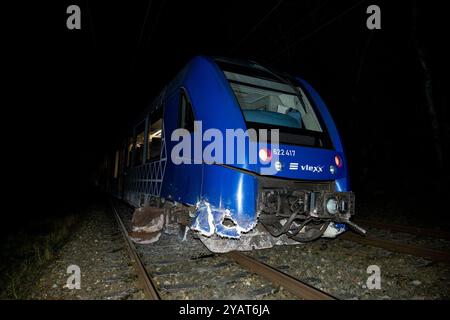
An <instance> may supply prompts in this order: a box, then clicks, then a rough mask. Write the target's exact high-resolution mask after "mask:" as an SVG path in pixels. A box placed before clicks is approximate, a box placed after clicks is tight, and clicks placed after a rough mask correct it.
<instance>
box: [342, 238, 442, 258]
mask: <svg viewBox="0 0 450 320" xmlns="http://www.w3.org/2000/svg"><path fill="white" fill-rule="evenodd" d="M339 238H340V239H344V240H349V241H353V242H357V243H360V244H364V245H369V246H372V247H378V248H383V249H386V250H389V251H393V252H399V253H405V254H409V255H413V256H416V257H421V258H425V259H428V260H432V261H439V262H446V263H450V254H449V253H448V252H445V251H440V250H435V249H430V248H425V247H421V246H416V245H411V244H405V243H400V242H397V241H391V240H384V239H379V238H375V237H371V236H365V237H362V236H360V235H356V234H354V233H350V232H347V233H345V234H343V235H341V236H339Z"/></svg>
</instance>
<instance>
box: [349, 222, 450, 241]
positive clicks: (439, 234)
mask: <svg viewBox="0 0 450 320" xmlns="http://www.w3.org/2000/svg"><path fill="white" fill-rule="evenodd" d="M356 222H358V224H361V225H363V226H365V227H369V228H375V229H387V230H390V231H394V232H403V233H409V234H414V235H418V236H424V237H430V238H438V239H445V240H450V232H448V231H444V230H437V229H430V228H419V227H414V226H405V225H400V224H387V223H382V222H376V221H369V220H361V219H358V220H357V221H356Z"/></svg>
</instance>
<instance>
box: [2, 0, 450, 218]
mask: <svg viewBox="0 0 450 320" xmlns="http://www.w3.org/2000/svg"><path fill="white" fill-rule="evenodd" d="M149 3H150V5H149ZM442 3H443V1H435V2H431V1H417V2H416V3H415V2H413V1H363V2H360V1H329V0H317V1H298V0H285V1H281V2H280V1H278V0H271V1H242V0H241V1H230V0H227V1H193V0H192V1H175V0H165V1H164V0H153V1H142V2H139V1H122V2H117V3H111V2H110V1H92V0H91V1H87V0H72V1H54V2H53V3H48V2H45V3H44V2H39V3H36V2H31V1H30V2H29V3H25V2H21V3H17V4H15V5H14V6H6V7H4V9H3V10H2V11H3V15H2V22H3V23H4V24H5V27H3V33H4V36H3V38H2V51H3V53H4V55H3V58H2V60H3V70H4V71H3V72H2V73H3V77H4V79H5V81H4V83H3V85H2V86H3V88H4V89H3V90H4V94H3V103H2V111H3V116H2V122H3V124H4V125H3V130H4V133H3V138H4V141H5V142H6V146H7V147H6V150H5V153H4V157H3V158H4V160H6V165H5V166H4V168H5V169H6V170H5V172H6V176H7V178H8V179H7V180H6V181H7V183H5V184H4V186H6V189H7V191H8V193H7V194H8V196H7V199H6V201H7V202H8V203H9V204H10V205H11V207H12V208H13V210H12V211H9V210H8V212H4V216H6V217H9V218H11V217H13V218H18V219H22V217H23V216H24V215H26V216H29V217H35V218H39V217H40V216H43V215H49V214H59V213H61V212H65V211H67V210H71V208H74V207H77V206H80V205H82V204H84V203H85V202H86V200H87V199H89V195H90V190H91V189H90V181H91V176H92V174H93V173H94V172H95V170H96V169H97V167H98V164H99V163H100V162H101V161H102V160H103V156H104V154H105V152H107V151H111V150H112V149H113V147H114V144H115V143H116V142H117V139H118V138H121V137H122V135H123V134H124V130H126V128H127V125H129V124H130V121H132V119H133V118H134V117H135V116H136V115H138V114H139V112H140V111H142V110H143V109H144V108H145V107H146V106H147V104H148V102H149V101H150V100H151V99H152V98H153V96H154V94H156V93H157V92H158V91H159V90H160V89H161V88H162V87H163V86H164V85H165V84H166V83H167V82H168V81H170V79H171V78H172V77H173V76H174V75H175V74H176V72H177V71H179V70H180V69H181V68H182V67H183V65H184V64H185V63H186V62H188V61H189V59H191V58H192V57H193V56H194V55H197V54H205V55H221V56H230V57H238V58H246V59H253V60H255V61H259V62H261V63H263V64H264V63H265V64H267V65H269V66H273V67H276V68H278V69H281V70H285V71H287V72H289V73H292V74H295V75H299V76H301V77H302V78H304V79H306V80H307V81H309V82H310V83H311V84H312V85H313V86H314V87H315V88H316V90H317V91H318V92H319V93H320V94H321V95H322V97H323V98H324V100H325V102H326V103H327V104H328V107H329V109H330V111H331V113H332V115H333V117H334V119H335V121H336V123H337V127H338V130H339V131H340V133H341V135H342V138H343V141H344V146H345V148H346V152H347V158H348V162H349V167H350V172H351V180H352V185H353V190H354V191H355V192H356V194H357V199H359V200H358V201H360V203H363V204H366V206H365V207H364V208H365V210H367V208H368V210H370V209H371V208H373V209H374V210H376V209H377V208H378V209H379V208H383V205H385V204H386V203H389V204H392V207H393V208H394V209H392V212H394V213H395V212H404V211H408V210H413V211H414V209H416V208H420V210H416V211H417V212H418V213H419V214H422V213H424V212H425V213H426V215H427V216H429V217H431V218H433V217H435V216H439V217H441V218H442V217H445V209H443V210H441V209H440V203H441V202H440V201H442V199H443V198H442V197H443V196H444V197H445V196H446V195H448V193H447V190H446V189H445V188H446V184H447V183H448V182H447V181H446V180H445V176H446V175H447V170H448V156H447V155H448V146H447V144H448V138H449V121H448V108H447V107H448V103H449V99H448V68H447V67H448V66H447V63H448V57H449V56H450V55H449V50H448V48H447V44H448V39H449V34H448V31H447V28H448V27H447V24H448V21H447V17H446V15H447V14H448V12H447V11H446V10H445V8H444V7H442ZM71 4H77V5H79V6H80V8H81V25H82V29H81V30H68V29H67V28H66V19H67V17H68V14H66V8H67V7H68V6H69V5H71ZM370 4H377V5H379V6H380V7H381V20H382V21H381V23H382V29H381V30H368V29H367V28H366V19H367V17H368V14H366V8H367V7H368V6H369V5H370ZM414 8H416V9H417V12H418V16H417V18H416V19H414V18H413V17H414V14H413V13H414V10H413V9H414ZM414 28H416V31H415V32H413V31H414ZM418 48H420V49H421V50H422V51H423V52H424V57H425V61H426V62H427V65H428V66H429V68H430V70H429V73H425V72H424V69H423V68H422V66H421V63H420V60H419V58H418V50H417V49H418ZM427 76H429V77H430V78H431V85H432V87H431V89H432V98H433V103H434V107H435V111H436V117H435V119H437V121H434V122H433V117H432V116H430V112H429V107H428V104H427V101H426V99H425V97H426V95H425V93H426V87H425V80H426V79H427ZM3 90H2V91H3ZM433 123H434V124H433ZM439 152H440V153H439ZM439 154H442V155H441V156H439ZM424 210H427V211H424ZM447 211H448V210H447ZM11 213H12V214H11ZM13 221H16V220H14V219H13Z"/></svg>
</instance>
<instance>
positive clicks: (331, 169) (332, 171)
mask: <svg viewBox="0 0 450 320" xmlns="http://www.w3.org/2000/svg"><path fill="white" fill-rule="evenodd" d="M330 173H331V174H335V173H336V167H335V166H330Z"/></svg>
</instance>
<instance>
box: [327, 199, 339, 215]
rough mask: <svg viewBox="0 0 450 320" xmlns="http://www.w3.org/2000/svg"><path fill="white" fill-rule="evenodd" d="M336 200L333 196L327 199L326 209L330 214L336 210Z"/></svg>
mask: <svg viewBox="0 0 450 320" xmlns="http://www.w3.org/2000/svg"><path fill="white" fill-rule="evenodd" d="M338 210H339V208H338V201H337V200H336V199H335V198H330V199H328V201H327V211H328V213H330V214H336V213H337V212H338Z"/></svg>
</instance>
